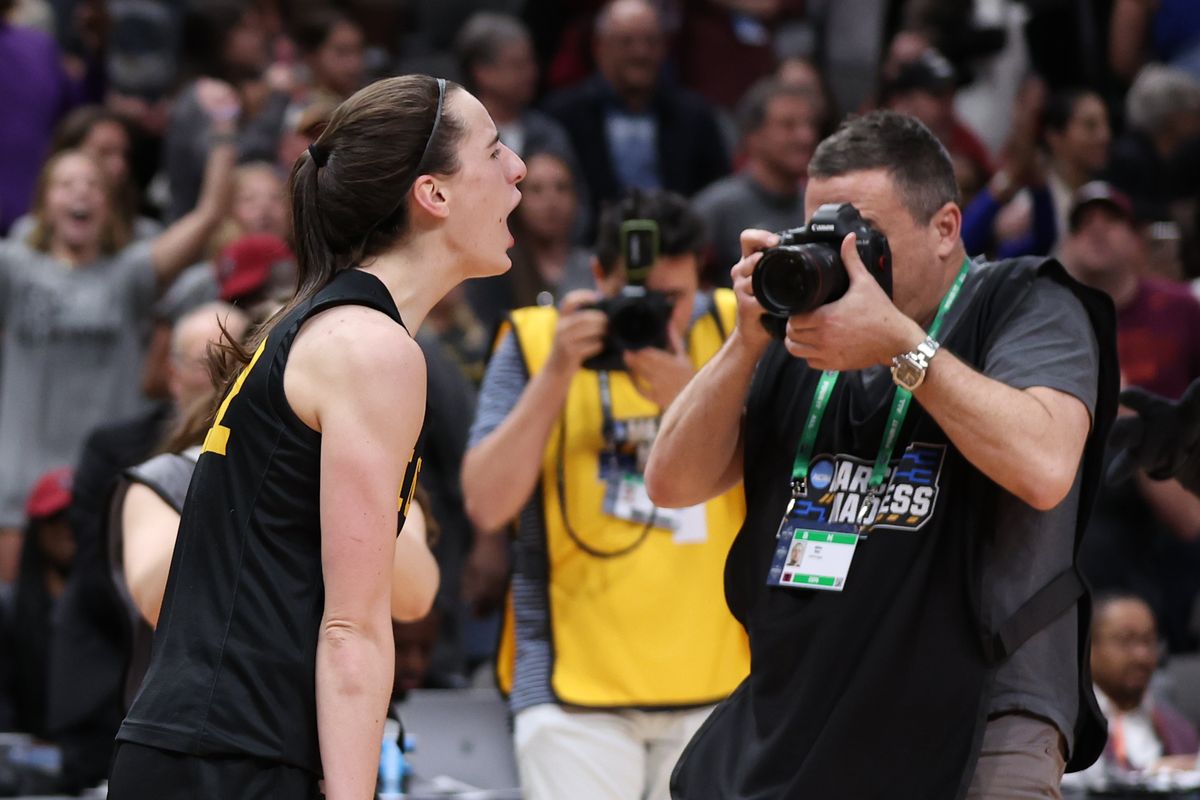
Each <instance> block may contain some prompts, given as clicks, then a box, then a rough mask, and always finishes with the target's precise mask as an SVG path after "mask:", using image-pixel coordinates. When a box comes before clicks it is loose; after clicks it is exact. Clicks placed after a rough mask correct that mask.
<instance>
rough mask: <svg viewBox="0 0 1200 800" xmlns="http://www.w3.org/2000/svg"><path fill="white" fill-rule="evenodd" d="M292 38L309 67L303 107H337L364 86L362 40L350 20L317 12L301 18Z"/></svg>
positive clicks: (333, 13)
mask: <svg viewBox="0 0 1200 800" xmlns="http://www.w3.org/2000/svg"><path fill="white" fill-rule="evenodd" d="M293 38H294V39H295V41H296V46H297V47H298V48H299V50H300V55H301V56H302V57H303V59H304V64H305V66H307V67H308V72H309V75H310V76H311V77H310V80H309V82H308V86H307V87H306V88H307V92H306V95H307V96H306V98H305V103H304V104H305V105H308V104H311V103H314V102H324V103H332V104H333V105H337V104H338V103H340V102H342V101H343V100H345V99H346V98H347V97H349V96H350V95H352V94H354V93H355V92H356V91H358V90H359V89H360V88H362V86H363V83H364V77H365V75H366V72H365V65H364V61H363V48H364V36H363V30H362V27H361V26H360V25H359V24H358V23H357V22H356V21H355V20H354V19H353V18H351V17H349V16H347V15H346V14H344V13H342V12H340V11H337V10H335V9H333V8H318V9H316V10H314V11H311V12H309V13H308V14H306V15H304V16H302V17H301V19H300V20H299V22H298V23H297V25H296V27H295V31H294V33H293Z"/></svg>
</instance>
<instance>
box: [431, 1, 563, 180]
mask: <svg viewBox="0 0 1200 800" xmlns="http://www.w3.org/2000/svg"><path fill="white" fill-rule="evenodd" d="M454 49H455V53H456V55H457V56H458V63H459V68H460V70H461V71H462V75H463V79H464V80H465V81H466V84H465V85H466V86H467V88H468V90H470V91H471V92H472V93H473V94H474V95H475V96H476V97H478V98H479V101H480V102H481V103H483V107H484V108H486V109H487V110H488V113H489V114H491V115H492V119H494V120H495V121H496V127H497V128H499V130H500V138H501V140H503V142H504V143H505V144H507V145H508V146H509V147H510V148H512V150H513V152H515V153H516V154H517V155H519V156H521V157H522V158H526V159H527V158H528V156H529V155H530V154H531V153H540V152H545V151H550V152H552V153H554V154H556V155H558V157H559V158H561V159H563V160H565V161H567V163H568V164H571V165H572V168H573V169H577V166H576V164H575V151H574V150H573V149H572V148H571V142H570V140H569V139H568V138H567V133H566V131H564V130H563V128H562V126H561V125H559V124H558V123H557V122H555V121H554V120H553V119H551V118H550V117H548V116H546V115H545V114H543V113H542V112H540V111H537V110H536V109H533V108H530V107H529V105H530V103H532V102H533V98H534V94H535V92H536V91H537V80H538V68H537V62H536V61H535V60H534V56H533V43H532V41H531V40H530V38H529V30H528V29H527V28H526V27H525V25H524V24H523V23H522V22H521V21H520V20H518V19H516V18H515V17H510V16H508V15H506V14H496V13H492V12H487V11H481V12H479V13H477V14H473V15H471V17H470V18H469V19H468V20H467V21H466V22H465V23H464V24H463V26H462V29H461V30H460V31H459V32H458V37H457V38H456V39H455V43H454Z"/></svg>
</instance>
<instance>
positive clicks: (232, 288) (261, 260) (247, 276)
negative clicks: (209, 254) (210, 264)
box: [215, 233, 293, 302]
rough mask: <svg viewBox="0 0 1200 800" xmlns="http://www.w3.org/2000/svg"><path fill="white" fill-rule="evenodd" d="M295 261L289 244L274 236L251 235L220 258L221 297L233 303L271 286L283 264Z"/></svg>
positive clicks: (219, 285) (232, 246) (217, 261)
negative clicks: (275, 268)
mask: <svg viewBox="0 0 1200 800" xmlns="http://www.w3.org/2000/svg"><path fill="white" fill-rule="evenodd" d="M292 259H293V256H292V251H291V249H289V248H288V246H287V242H285V241H283V239H280V238H279V237H278V236H274V235H272V234H270V233H251V234H248V235H246V236H243V237H242V238H240V239H236V240H234V241H233V242H231V243H230V244H229V245H228V246H227V247H226V248H225V249H224V250H222V251H221V254H220V255H219V256H218V257H217V260H216V262H215V266H216V268H217V286H218V287H220V297H221V299H222V300H225V301H226V302H233V301H235V300H237V299H239V298H241V297H245V296H246V295H248V294H254V293H255V292H257V291H259V290H260V289H262V288H263V287H264V286H266V285H267V282H268V281H269V280H270V279H271V270H272V269H273V268H274V267H275V265H276V264H278V263H279V262H280V261H290V260H292Z"/></svg>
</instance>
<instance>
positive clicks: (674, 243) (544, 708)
mask: <svg viewBox="0 0 1200 800" xmlns="http://www.w3.org/2000/svg"><path fill="white" fill-rule="evenodd" d="M630 219H639V220H647V219H648V220H652V221H654V222H655V223H656V224H657V227H658V230H659V235H660V236H659V238H660V244H661V247H660V252H659V257H658V259H657V260H656V262H655V263H654V265H653V266H652V267H651V268H650V271H649V275H648V277H646V278H645V286H646V288H647V289H648V290H651V291H656V292H662V293H665V294H666V295H667V296H668V297H669V298H670V299H671V300H672V301H673V303H674V308H673V311H672V313H671V317H670V320H669V321H668V322H667V323H666V324H667V325H668V326H669V331H670V334H669V338H670V342H671V345H670V348H671V349H670V350H669V351H667V350H660V349H656V348H645V349H642V350H638V351H633V352H626V353H625V354H624V361H625V364H626V366H627V370H620V371H601V372H597V371H595V370H592V369H588V368H584V367H583V364H584V363H585V362H587V361H588V359H589V358H591V357H593V356H596V355H597V354H599V353H600V352H601V350H602V348H603V339H604V333H605V329H606V325H607V322H606V318H605V315H604V314H603V313H601V312H599V311H597V310H595V309H589V308H587V306H588V305H590V304H592V303H595V302H596V301H597V300H598V299H599V298H600V297H601V296H608V297H612V296H615V295H616V294H618V293H619V292H620V291H621V289H622V287H623V286H624V285H625V283H626V275H625V267H624V261H623V258H624V256H623V253H622V245H621V241H622V236H621V228H622V224H623V223H624V222H625V221H626V220H630ZM702 247H703V224H702V222H701V221H700V219H699V218H698V217H696V216H695V215H694V214H693V213H692V212H691V211H690V209H689V208H688V206H687V203H686V201H684V200H683V198H681V197H679V196H678V195H673V194H669V193H665V192H649V193H646V194H644V195H638V194H635V195H634V196H633V198H631V199H628V200H626V201H624V202H623V203H621V204H620V205H619V206H616V207H614V208H612V209H610V210H608V211H607V212H605V214H604V215H603V216H602V217H601V223H600V232H599V236H598V239H597V248H596V249H597V255H596V261H595V262H594V264H593V273H594V276H595V281H596V288H597V291H596V292H591V291H586V290H580V291H576V292H572V293H570V294H568V295H567V296H566V297H565V298H564V300H563V303H562V311H561V313H560V312H559V311H558V310H556V309H555V308H554V307H553V306H542V307H534V308H525V309H519V310H517V311H515V312H513V315H512V327H511V329H509V330H508V331H507V332H506V333H504V335H503V336H502V337H501V339H500V342H499V345H498V347H497V350H496V352H495V354H494V355H493V357H492V360H491V362H490V363H489V365H488V370H487V374H486V376H485V378H484V383H483V389H482V390H481V393H480V401H479V410H478V412H477V414H476V418H475V423H474V426H473V427H472V430H471V440H470V447H469V449H468V451H467V455H466V458H465V459H464V460H463V494H464V497H465V499H466V506H467V512H468V514H469V515H470V516H471V518H472V520H473V521H474V522H475V525H476V527H477V528H478V529H479V530H480V531H481V532H486V533H488V534H491V535H497V534H500V535H502V534H503V532H504V531H505V530H506V529H507V525H508V523H509V522H510V521H511V520H513V519H514V518H517V517H518V515H519V517H520V522H519V527H518V533H517V540H516V545H515V554H514V557H513V564H514V570H515V571H514V576H513V583H512V593H511V596H510V602H511V603H512V608H513V610H514V612H515V617H513V620H512V621H515V625H514V626H509V627H508V628H507V630H506V632H505V638H504V639H503V640H502V642H501V651H500V653H501V654H500V658H499V666H498V670H499V673H500V675H501V677H502V683H503V685H504V686H505V688H506V689H507V690H510V692H511V693H510V703H511V706H512V710H513V712H514V714H515V715H516V728H515V734H514V739H515V742H516V751H517V760H518V764H519V767H520V773H521V781H522V786H523V789H524V792H525V796H526V797H527V798H529V800H546V799H547V798H562V797H613V798H627V799H628V800H634V799H635V798H643V797H652V798H665V797H666V796H667V781H668V777H669V775H670V772H671V767H672V765H673V764H674V762H675V760H676V759H677V758H678V756H679V753H680V752H681V750H682V748H683V745H684V744H685V743H686V742H687V740H688V739H689V738H690V737H691V735H692V733H694V732H695V730H696V729H697V728H698V727H699V725H700V724H701V723H702V722H703V720H704V718H705V717H706V716H707V714H708V711H709V710H710V708H711V706H710V705H709V704H711V703H712V702H714V701H715V700H716V699H717V698H720V697H723V696H724V695H725V694H727V693H728V692H729V691H730V690H731V689H732V688H733V687H734V686H735V685H736V684H737V682H738V681H739V680H741V678H742V677H743V676H744V674H745V671H746V667H747V661H746V651H745V649H744V644H745V640H744V638H743V634H742V630H741V628H740V627H739V626H738V624H737V623H736V622H735V621H734V620H733V619H732V618H731V617H730V616H729V614H728V611H727V609H726V607H725V604H724V602H723V601H722V599H721V595H720V585H721V572H722V565H723V563H724V559H725V553H726V551H727V549H728V543H729V541H730V539H731V538H732V536H733V535H734V533H735V531H736V528H737V525H738V524H739V522H740V520H741V518H742V514H743V512H744V506H743V504H742V497H741V490H740V487H736V486H735V487H732V488H730V489H729V491H728V492H726V493H725V494H724V495H723V496H721V497H719V498H717V499H714V500H713V501H712V502H711V503H710V504H708V505H707V506H698V507H696V508H694V509H691V510H690V511H688V512H685V513H683V514H680V515H672V516H671V518H670V519H668V518H667V517H664V516H662V512H660V511H658V510H656V509H654V508H653V507H652V506H650V505H649V503H648V501H647V500H646V498H645V495H644V493H642V494H641V495H640V496H639V495H638V487H640V485H641V484H640V476H641V469H642V464H641V460H642V458H643V457H644V455H645V453H646V452H647V450H648V449H649V445H650V443H651V442H652V441H653V438H654V435H655V432H656V429H657V419H658V415H659V414H660V413H661V412H662V409H664V408H665V407H667V406H669V405H670V404H671V402H672V401H673V400H674V398H675V396H676V395H677V394H678V392H679V391H680V390H681V389H682V388H683V385H684V384H685V383H686V382H687V381H688V379H689V378H690V377H691V376H692V373H693V372H694V371H695V369H697V368H698V367H699V366H700V365H702V364H703V363H704V362H705V361H707V360H708V358H710V357H711V356H712V355H713V354H714V353H715V352H716V351H717V350H718V349H719V348H720V346H721V343H722V340H723V339H724V338H725V335H726V333H725V332H729V331H732V324H733V320H732V313H733V310H734V309H733V302H732V301H733V297H732V294H731V293H730V292H728V291H727V290H717V292H715V293H713V294H697V287H698V282H699V265H700V252H701V249H702ZM685 342H687V344H686V345H685V344H684V343H685ZM606 420H607V421H606ZM499 463H503V464H504V465H505V468H504V469H501V470H497V469H496V465H497V464H499ZM597 474H599V475H600V481H597ZM606 487H607V488H606ZM629 492H632V494H633V495H634V496H635V497H634V498H633V499H631V500H629V502H628V503H626V499H627V498H628V493H629ZM639 497H640V499H638V498H639ZM606 498H607V499H606ZM514 647H515V650H514ZM514 657H515V658H514ZM680 709H682V710H680Z"/></svg>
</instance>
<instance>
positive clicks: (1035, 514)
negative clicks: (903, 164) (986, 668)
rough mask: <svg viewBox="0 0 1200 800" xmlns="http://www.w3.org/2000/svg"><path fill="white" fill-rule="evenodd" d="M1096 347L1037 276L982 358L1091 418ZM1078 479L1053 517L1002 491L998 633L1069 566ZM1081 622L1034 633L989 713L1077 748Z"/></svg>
mask: <svg viewBox="0 0 1200 800" xmlns="http://www.w3.org/2000/svg"><path fill="white" fill-rule="evenodd" d="M987 268H988V267H987V265H986V264H983V263H981V262H980V263H974V264H972V271H971V273H970V275H969V277H968V278H967V282H966V283H965V284H964V286H963V293H962V295H961V296H960V297H959V300H958V302H957V303H955V305H954V306H953V307H952V308H951V310H950V311H949V312H948V313H947V315H946V321H945V324H944V326H943V328H942V332H941V336H940V338H941V339H943V340H945V339H946V338H947V337H948V336H949V334H950V332H951V331H953V329H954V327H955V325H956V324H957V322H958V320H959V319H960V318H961V316H962V312H963V311H964V310H965V309H966V308H967V306H968V305H969V304H970V300H971V298H972V297H973V296H974V293H975V290H976V289H977V288H978V287H979V284H980V278H981V276H982V273H983V271H984V270H985V269H987ZM1099 361H1100V354H1099V344H1098V343H1097V341H1096V335H1095V332H1094V331H1093V329H1092V325H1091V321H1090V319H1089V318H1088V315H1087V311H1086V310H1085V309H1084V307H1083V305H1082V304H1081V303H1080V302H1079V300H1077V299H1076V298H1075V296H1074V295H1073V294H1072V293H1071V291H1070V290H1069V289H1067V288H1066V287H1065V286H1062V285H1061V284H1059V283H1056V282H1055V281H1054V280H1052V279H1050V278H1045V277H1043V278H1038V279H1037V281H1036V282H1035V284H1034V287H1033V289H1032V290H1031V291H1030V292H1029V293H1028V294H1027V295H1026V296H1025V298H1024V300H1023V301H1022V303H1021V304H1020V305H1019V306H1017V307H1016V308H1014V309H1013V310H1012V311H1011V313H1010V315H1009V316H1008V317H1007V319H1006V320H1005V321H1004V322H1003V323H1002V325H1001V327H1000V331H999V334H998V335H997V336H996V338H995V340H994V341H993V342H992V345H991V347H990V349H989V350H988V352H987V355H986V357H985V358H984V361H983V369H982V372H983V373H984V374H985V375H987V376H988V377H990V378H994V379H995V380H997V381H999V382H1001V383H1004V384H1006V385H1008V386H1011V387H1013V388H1016V389H1028V388H1030V387H1033V386H1044V387H1047V388H1050V389H1056V390H1058V391H1060V392H1064V393H1066V394H1069V395H1071V396H1073V397H1076V398H1078V399H1079V400H1080V401H1082V402H1083V404H1084V405H1085V406H1087V409H1088V414H1089V415H1091V414H1094V412H1095V408H1096V392H1097V374H1098V372H1099ZM862 375H863V381H864V383H870V382H874V381H879V382H881V383H889V384H890V382H891V375H890V373H889V371H888V370H887V369H886V368H883V367H879V368H876V369H872V370H866V371H864V372H863V373H862ZM1079 483H1080V475H1079V474H1078V473H1077V474H1076V476H1075V484H1074V486H1073V487H1072V489H1071V491H1070V493H1069V494H1068V495H1067V498H1066V499H1065V500H1063V502H1062V503H1060V504H1059V505H1058V506H1057V507H1055V508H1054V509H1051V510H1050V511H1038V510H1036V509H1035V508H1033V507H1032V506H1030V505H1028V504H1027V503H1025V502H1023V501H1022V500H1019V499H1017V498H1016V497H1015V496H1013V495H1012V494H1009V493H1008V492H1004V491H1001V492H1000V498H999V502H998V504H997V509H996V517H995V519H994V520H990V521H989V520H981V523H990V525H989V526H988V528H987V529H986V530H985V529H981V530H979V531H970V532H966V533H971V534H974V535H979V536H982V537H983V546H982V550H981V555H982V563H983V565H984V569H983V588H982V598H983V600H982V602H983V604H984V607H983V609H982V611H983V614H984V617H985V621H986V622H987V623H988V624H989V625H991V626H993V627H994V626H998V625H999V624H1000V623H1002V622H1003V621H1004V620H1005V619H1007V618H1008V617H1009V616H1011V615H1012V614H1013V613H1014V612H1015V611H1016V610H1017V609H1018V608H1020V607H1021V605H1022V604H1023V603H1024V602H1025V601H1026V600H1028V599H1029V598H1030V597H1032V596H1033V594H1034V593H1035V592H1036V591H1037V590H1038V589H1040V588H1042V586H1044V585H1046V584H1047V583H1049V582H1050V581H1051V580H1052V579H1053V578H1054V577H1055V576H1057V575H1058V574H1059V573H1060V572H1062V571H1063V570H1065V569H1066V568H1067V567H1069V566H1071V562H1072V559H1073V557H1074V545H1075V519H1076V515H1077V513H1078V511H1079V488H1080V487H1079ZM1077 620H1078V615H1077V613H1076V611H1075V609H1071V611H1069V612H1068V613H1066V614H1064V615H1063V616H1061V617H1059V618H1058V619H1057V620H1055V621H1054V622H1053V623H1051V624H1050V625H1049V626H1047V627H1046V628H1044V629H1043V630H1041V631H1039V632H1038V633H1036V634H1034V635H1033V636H1032V637H1030V639H1029V640H1028V641H1027V642H1025V644H1024V645H1022V646H1021V647H1020V648H1019V649H1018V650H1017V652H1015V653H1013V655H1012V656H1011V657H1010V658H1009V659H1008V661H1006V662H1005V663H1004V664H1002V665H1001V666H1000V668H999V669H998V670H997V672H996V679H995V684H994V686H993V687H992V699H991V703H990V706H989V709H988V710H989V712H990V713H998V712H1002V711H1025V712H1029V713H1032V714H1036V715H1037V716H1039V717H1042V718H1044V719H1047V720H1049V721H1051V722H1053V723H1054V724H1055V726H1057V727H1058V729H1059V730H1060V731H1061V732H1062V734H1063V736H1064V737H1066V740H1067V745H1068V747H1071V746H1073V744H1074V743H1073V741H1072V732H1073V729H1074V723H1075V717H1076V715H1077V713H1078V706H1079V703H1078V698H1079V692H1078V663H1079V662H1078V657H1077V647H1078V641H1077V636H1078V634H1077V629H1076V625H1077Z"/></svg>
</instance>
